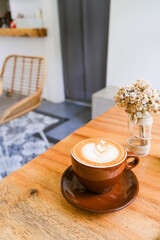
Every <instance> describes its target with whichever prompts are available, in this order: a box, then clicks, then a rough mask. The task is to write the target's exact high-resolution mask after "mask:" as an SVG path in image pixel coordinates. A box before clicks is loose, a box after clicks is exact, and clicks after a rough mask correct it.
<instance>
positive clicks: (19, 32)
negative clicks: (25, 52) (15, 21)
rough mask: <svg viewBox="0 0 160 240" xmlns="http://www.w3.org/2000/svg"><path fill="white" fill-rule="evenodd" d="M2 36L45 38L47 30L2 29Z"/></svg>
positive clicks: (0, 34)
mask: <svg viewBox="0 0 160 240" xmlns="http://www.w3.org/2000/svg"><path fill="white" fill-rule="evenodd" d="M0 36H9V37H45V36H47V29H46V28H1V29H0Z"/></svg>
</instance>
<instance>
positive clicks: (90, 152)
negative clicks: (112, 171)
mask: <svg viewBox="0 0 160 240" xmlns="http://www.w3.org/2000/svg"><path fill="white" fill-rule="evenodd" d="M81 152H82V156H83V157H85V158H86V159H88V160H90V161H92V162H99V163H105V162H110V161H113V160H114V159H115V158H117V157H118V156H119V151H118V150H117V149H116V148H115V147H114V146H112V145H109V144H107V145H106V146H105V147H102V146H101V145H100V144H98V145H96V144H95V143H88V144H86V145H85V146H83V147H82V150H81Z"/></svg>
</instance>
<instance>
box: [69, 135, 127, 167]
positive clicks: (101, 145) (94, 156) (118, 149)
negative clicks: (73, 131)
mask: <svg viewBox="0 0 160 240" xmlns="http://www.w3.org/2000/svg"><path fill="white" fill-rule="evenodd" d="M72 154H73V156H74V158H76V160H77V161H80V162H81V163H83V164H85V165H89V166H93V167H94V166H98V167H103V166H111V165H115V164H117V163H119V162H121V161H122V160H123V159H124V157H125V155H126V150H125V148H124V147H123V146H122V145H120V144H118V143H116V142H114V141H112V140H109V139H104V138H91V139H86V140H83V141H81V142H79V143H77V144H76V145H74V147H73V149H72Z"/></svg>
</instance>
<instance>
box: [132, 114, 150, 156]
mask: <svg viewBox="0 0 160 240" xmlns="http://www.w3.org/2000/svg"><path fill="white" fill-rule="evenodd" d="M152 123H153V118H152V116H150V115H149V116H147V117H144V118H143V119H141V121H140V122H138V123H134V122H133V121H131V120H129V121H128V128H129V135H128V139H127V150H128V151H131V152H134V153H136V154H137V155H138V156H141V157H142V156H146V155H148V153H149V150H150V146H151V130H152Z"/></svg>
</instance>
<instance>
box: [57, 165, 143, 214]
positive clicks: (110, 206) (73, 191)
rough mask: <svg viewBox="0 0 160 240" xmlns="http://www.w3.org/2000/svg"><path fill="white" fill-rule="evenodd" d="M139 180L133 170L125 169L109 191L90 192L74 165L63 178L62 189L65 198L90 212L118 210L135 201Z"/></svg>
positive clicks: (66, 171)
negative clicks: (81, 181) (78, 177)
mask: <svg viewBox="0 0 160 240" xmlns="http://www.w3.org/2000/svg"><path fill="white" fill-rule="evenodd" d="M138 190H139V185H138V180H137V178H136V176H135V175H134V173H133V172H132V171H131V170H125V171H124V172H123V174H122V176H121V178H120V180H119V182H118V183H117V184H116V185H115V186H114V187H113V188H112V190H111V191H110V192H109V193H105V192H104V193H101V194H95V193H91V192H88V191H87V190H86V189H85V188H84V187H83V186H82V185H81V184H80V182H79V181H78V179H77V177H76V176H75V173H74V171H73V168H72V166H70V167H68V168H67V169H66V170H65V172H64V173H63V175H62V178H61V191H62V194H63V196H64V198H65V199H66V200H67V201H68V202H70V203H71V204H72V205H74V206H75V207H78V208H80V209H83V210H86V211H90V212H99V213H100V212H101V213H103V212H114V211H118V210H120V209H122V208H124V207H126V206H128V205H129V204H130V203H131V202H133V201H134V199H135V198H136V196H137V194H138Z"/></svg>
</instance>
